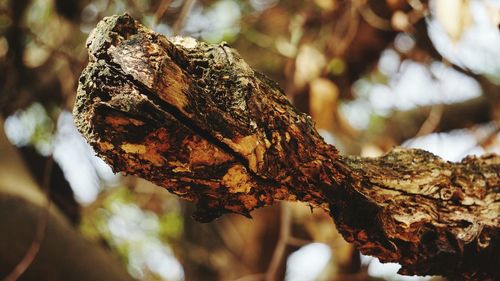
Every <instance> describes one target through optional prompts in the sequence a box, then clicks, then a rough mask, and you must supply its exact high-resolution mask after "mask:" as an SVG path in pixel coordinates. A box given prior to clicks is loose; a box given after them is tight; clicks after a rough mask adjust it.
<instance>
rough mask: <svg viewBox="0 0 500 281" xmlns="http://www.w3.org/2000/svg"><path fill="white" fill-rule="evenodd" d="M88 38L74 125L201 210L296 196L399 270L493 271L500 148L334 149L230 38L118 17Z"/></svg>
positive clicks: (122, 163) (211, 214)
mask: <svg viewBox="0 0 500 281" xmlns="http://www.w3.org/2000/svg"><path fill="white" fill-rule="evenodd" d="M87 45H88V49H89V55H90V62H89V64H88V66H87V68H86V69H85V70H84V71H83V73H82V76H81V78H80V85H79V88H78V97H77V102H76V105H75V108H74V116H75V120H76V124H77V126H78V128H79V130H80V131H81V132H82V134H83V135H84V136H85V138H86V139H87V141H88V142H89V143H90V144H91V145H92V146H93V147H94V149H95V150H96V152H97V154H98V155H99V156H101V157H102V158H104V159H105V160H106V161H107V162H108V163H109V164H110V165H111V167H112V168H113V169H114V170H115V171H122V172H125V173H129V174H134V175H138V176H140V177H143V178H145V179H148V180H150V181H152V182H154V183H156V184H158V185H160V186H162V187H165V188H166V189H168V190H169V191H171V192H173V193H175V194H177V195H179V196H181V197H182V198H185V199H187V200H190V201H193V202H196V204H197V206H198V211H197V212H196V214H195V217H196V218H197V219H198V220H200V221H210V220H212V219H214V218H217V217H218V216H220V215H222V214H223V213H227V212H234V213H239V214H243V215H245V216H250V211H252V210H253V209H255V208H258V207H261V206H265V205H270V204H272V203H273V201H274V200H300V201H303V202H307V203H309V204H311V205H313V206H316V207H320V208H323V209H324V210H327V211H329V212H330V214H331V216H332V217H333V219H334V221H335V223H336V225H337V228H338V229H339V231H340V232H341V233H342V235H343V236H344V238H345V239H346V240H348V241H350V242H353V243H355V244H356V245H357V246H358V247H359V249H360V250H361V252H363V253H365V254H369V255H374V256H376V257H378V258H379V259H381V260H382V261H385V262H389V261H392V262H399V263H401V264H402V268H401V270H400V272H401V273H403V274H420V275H425V274H439V275H445V276H448V277H455V278H468V279H485V278H491V279H493V278H495V277H498V270H497V269H496V268H495V267H494V264H493V262H491V261H492V260H494V258H495V257H498V256H499V255H500V251H499V236H500V235H499V219H498V212H499V207H500V203H499V199H500V196H499V193H498V192H499V189H500V179H499V175H500V157H498V156H495V155H490V156H484V157H481V158H475V157H472V158H467V159H465V160H463V161H462V162H461V163H449V162H445V161H443V160H441V159H440V158H438V157H436V156H434V155H433V154H431V153H428V152H425V151H422V150H412V149H401V148H398V149H395V150H393V151H392V152H390V153H389V154H387V155H385V156H383V157H380V158H360V157H350V156H341V155H339V153H338V151H337V150H336V149H335V148H334V147H332V146H330V145H328V144H326V143H325V142H324V141H323V139H322V138H321V137H320V136H319V134H318V133H317V132H316V130H315V129H314V124H313V122H312V120H311V119H310V117H308V116H307V115H305V114H303V113H300V112H298V111H297V110H296V109H295V108H294V107H293V106H292V105H291V104H290V103H289V102H288V100H287V99H286V97H285V96H284V95H283V92H282V90H281V89H280V88H279V86H278V85H276V84H275V83H274V82H272V81H270V80H269V79H267V78H266V77H265V76H263V75H262V74H260V73H258V72H255V71H254V70H252V69H251V68H250V67H249V66H248V65H247V64H246V63H245V62H244V61H243V60H242V59H241V57H240V56H239V55H238V53H237V52H236V51H235V50H233V49H231V48H229V47H228V46H227V45H226V44H219V45H210V44H206V43H202V42H197V41H195V40H194V39H190V38H179V37H176V38H169V39H167V38H166V37H164V36H162V35H159V34H156V33H154V32H152V31H150V30H148V29H147V28H145V27H143V26H142V25H140V24H139V23H137V22H136V21H134V20H133V19H132V18H131V17H130V16H128V15H123V16H113V17H109V18H105V19H104V20H103V21H101V22H100V23H99V25H98V26H97V28H96V29H95V30H94V31H93V32H92V34H91V36H90V37H89V39H88V41H87Z"/></svg>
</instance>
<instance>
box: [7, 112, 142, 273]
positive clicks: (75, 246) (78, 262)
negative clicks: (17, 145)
mask: <svg viewBox="0 0 500 281" xmlns="http://www.w3.org/2000/svg"><path fill="white" fill-rule="evenodd" d="M3 132H4V130H3V120H2V119H0V155H1V157H0V226H1V229H0V279H1V280H13V279H4V278H6V277H7V276H8V275H9V274H11V273H12V271H13V270H14V268H15V267H16V266H17V265H18V264H19V262H20V261H21V260H23V257H24V256H25V254H26V253H27V251H28V249H29V248H30V246H31V245H32V243H33V241H34V240H35V239H36V236H37V234H36V233H37V232H38V231H37V229H38V227H39V224H40V223H45V222H40V220H44V217H45V214H47V213H45V212H48V214H47V216H48V217H47V219H46V224H45V228H44V232H43V234H42V236H41V238H42V239H41V242H40V245H39V246H40V248H39V250H38V252H36V253H35V252H31V253H34V254H35V256H34V259H33V262H32V263H30V264H26V265H27V266H28V267H27V269H26V271H25V272H24V273H23V274H22V275H21V276H20V278H19V279H17V280H20V281H21V280H39V281H57V280H74V281H79V280H81V281H86V280H95V281H101V280H102V281H115V280H116V281H132V280H133V279H132V277H130V275H129V274H128V273H127V270H126V269H125V268H124V266H123V265H122V264H121V263H120V262H119V260H118V259H117V258H116V257H114V256H112V255H110V253H109V252H106V251H105V250H103V249H101V248H100V247H99V246H98V245H94V244H92V243H91V242H89V241H87V240H86V239H85V238H84V237H83V236H82V235H81V234H80V233H78V231H77V230H75V229H74V227H73V226H72V225H71V224H70V223H69V222H68V221H67V219H66V218H65V217H64V215H63V214H62V213H61V212H60V211H59V210H58V209H56V208H55V207H54V206H52V207H50V209H49V210H47V209H46V208H49V207H48V206H47V204H46V197H45V195H44V194H43V193H42V192H41V191H40V188H39V187H38V186H37V183H36V182H35V180H34V179H33V178H32V177H31V175H30V174H29V172H28V171H27V170H26V167H25V165H24V163H23V161H22V159H21V157H20V156H19V154H18V153H17V152H16V151H15V149H14V147H12V145H11V144H10V143H9V142H8V140H7V138H6V137H5V135H4V133H3Z"/></svg>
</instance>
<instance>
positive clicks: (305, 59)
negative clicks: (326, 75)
mask: <svg viewBox="0 0 500 281" xmlns="http://www.w3.org/2000/svg"><path fill="white" fill-rule="evenodd" d="M325 64H326V59H325V56H324V55H323V54H322V53H321V52H320V51H318V50H317V49H316V48H315V47H313V46H312V45H308V44H304V45H302V46H301V47H300V49H299V53H298V55H297V59H296V61H295V75H294V77H293V78H294V81H295V84H296V85H297V86H298V87H303V86H305V85H306V84H307V83H308V82H310V81H312V80H313V79H315V78H316V77H318V76H319V75H320V74H321V71H322V70H323V67H324V66H325Z"/></svg>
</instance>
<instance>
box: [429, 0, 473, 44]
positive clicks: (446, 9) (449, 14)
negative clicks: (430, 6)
mask: <svg viewBox="0 0 500 281" xmlns="http://www.w3.org/2000/svg"><path fill="white" fill-rule="evenodd" d="M436 18H437V20H438V21H439V23H440V24H441V25H442V26H443V28H444V30H445V31H446V33H447V34H448V36H449V37H450V38H451V40H452V41H454V42H457V41H459V40H460V38H461V37H462V34H463V32H464V31H465V30H466V29H467V28H468V27H470V26H471V25H472V15H471V11H470V5H469V0H436Z"/></svg>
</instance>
